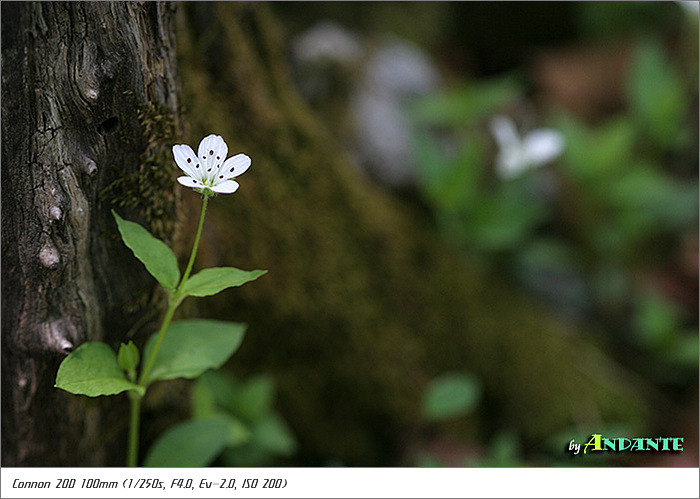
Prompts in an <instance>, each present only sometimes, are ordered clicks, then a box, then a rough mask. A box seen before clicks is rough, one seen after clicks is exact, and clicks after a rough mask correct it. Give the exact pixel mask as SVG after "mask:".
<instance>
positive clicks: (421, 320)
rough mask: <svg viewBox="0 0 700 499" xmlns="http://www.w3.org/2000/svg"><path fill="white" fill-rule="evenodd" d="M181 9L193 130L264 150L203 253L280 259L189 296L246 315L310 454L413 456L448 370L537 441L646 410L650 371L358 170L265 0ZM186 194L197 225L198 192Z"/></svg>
mask: <svg viewBox="0 0 700 499" xmlns="http://www.w3.org/2000/svg"><path fill="white" fill-rule="evenodd" d="M183 12H185V13H186V16H183V17H182V18H181V25H180V26H179V28H180V29H179V31H178V47H179V48H180V49H181V51H180V61H181V74H182V84H183V96H184V99H185V101H186V102H187V103H188V109H189V110H190V111H189V115H188V122H189V124H190V125H191V127H192V132H193V133H192V137H191V140H190V142H191V143H193V144H196V143H197V141H198V140H200V139H201V137H203V136H204V135H205V134H207V133H217V134H221V135H223V136H224V137H225V139H226V140H227V141H228V143H229V150H230V151H231V152H232V153H236V152H238V151H241V150H242V151H244V152H246V153H247V154H249V155H250V156H251V157H252V158H253V166H252V167H251V169H250V170H249V172H248V173H246V174H245V176H243V177H241V178H240V183H241V188H240V189H239V191H238V192H236V194H235V195H233V196H223V197H221V198H219V199H215V200H214V201H213V202H212V203H211V211H210V214H211V216H208V220H207V223H206V225H205V235H204V238H203V241H204V243H203V247H202V248H201V250H200V259H199V262H198V264H199V265H202V266H214V265H234V266H239V267H241V268H248V269H253V268H266V269H269V273H268V274H267V275H266V276H264V277H263V278H262V279H260V280H259V281H256V282H255V283H253V284H251V285H248V286H245V287H244V288H241V289H236V290H231V291H227V292H225V293H222V294H220V295H218V296H217V297H214V298H212V299H207V300H202V301H199V302H194V301H193V302H190V303H189V304H186V305H188V306H190V307H191V310H192V311H194V308H196V309H197V312H198V314H199V315H201V316H208V317H218V318H221V319H229V320H244V321H246V322H248V323H249V329H248V333H247V335H246V339H245V341H244V342H243V346H242V348H241V350H240V351H239V352H238V353H237V355H236V356H235V357H234V359H233V361H232V362H231V367H232V368H233V369H236V370H238V371H239V372H241V373H249V372H260V371H267V372H272V373H274V375H275V377H276V379H277V382H278V386H279V389H280V407H281V409H282V410H283V413H284V415H285V416H286V417H287V419H288V420H289V422H290V423H291V425H292V427H293V429H294V431H295V432H296V434H297V435H298V437H299V439H300V440H301V444H302V445H301V448H302V449H303V451H304V454H303V455H302V456H300V457H301V459H303V461H302V462H305V463H308V464H316V465H319V464H324V463H327V462H328V461H329V460H340V462H342V463H344V464H347V465H387V464H396V463H397V462H400V461H399V460H400V456H401V454H402V451H403V450H404V448H405V445H406V438H407V435H409V434H411V432H412V430H413V429H415V428H416V427H417V426H418V425H420V423H421V419H420V411H419V408H420V400H421V394H422V389H423V388H424V386H425V383H426V381H427V380H428V379H430V378H431V377H432V376H435V375H438V374H441V373H444V372H447V371H464V372H472V373H475V374H476V375H478V376H479V378H480V379H481V380H482V381H483V383H484V385H485V388H486V397H485V401H484V403H483V404H482V408H483V409H484V411H483V412H482V416H483V417H484V418H485V419H487V420H488V421H487V423H486V424H485V428H486V429H487V431H494V430H496V429H499V428H504V427H507V428H514V429H516V430H518V431H519V433H520V434H521V435H523V436H525V437H526V438H528V439H535V440H536V439H544V438H547V437H549V436H551V435H553V434H554V433H555V432H557V431H560V430H563V429H564V428H567V427H570V426H572V425H583V426H585V425H600V424H602V423H604V422H613V421H614V422H624V423H626V424H629V425H631V426H634V425H638V424H640V423H642V422H644V421H645V418H646V415H645V401H644V395H643V390H642V387H641V385H640V384H639V383H638V382H636V381H634V380H633V379H632V377H630V376H629V375H628V374H625V373H624V372H623V370H622V369H620V368H619V366H617V365H616V364H615V363H614V362H612V361H611V360H610V359H609V358H607V357H606V356H605V355H603V354H601V353H600V351H599V350H598V349H597V348H595V347H593V346H592V345H591V344H590V343H589V342H587V341H586V340H585V339H584V336H583V335H581V334H579V333H580V331H575V328H573V327H571V326H570V325H566V324H563V323H562V322H561V321H559V320H557V319H556V318H554V317H553V316H552V315H551V314H549V313H547V312H546V311H544V310H543V309H541V308H540V307H538V306H537V305H536V304H534V303H532V302H531V301H530V300H527V299H524V298H522V297H520V296H518V294H517V292H516V291H515V290H513V289H511V287H509V286H508V285H506V284H504V283H503V282H498V281H497V280H494V279H493V277H492V276H490V275H483V274H481V273H480V272H479V271H477V270H475V269H474V268H471V267H470V266H469V265H468V264H467V263H466V262H465V260H464V257H463V256H461V255H459V254H458V253H457V252H456V251H454V250H451V249H450V248H448V247H447V246H446V245H445V244H444V243H442V242H440V240H439V238H437V237H436V235H435V234H434V232H433V229H432V228H431V227H430V224H429V222H428V221H427V220H426V216H425V215H424V214H422V213H421V212H420V210H418V209H416V208H415V207H414V206H410V205H408V204H406V203H403V202H401V201H399V200H396V199H395V198H393V197H392V196H391V195H390V194H388V193H386V192H384V191H383V190H381V189H380V188H378V187H377V186H374V185H372V184H370V183H369V182H368V181H367V180H366V179H364V178H362V177H361V176H360V175H359V174H358V173H357V170H356V169H355V168H354V167H353V166H352V165H351V163H350V160H349V158H348V157H347V155H345V154H344V153H343V151H342V150H341V148H340V147H339V146H338V145H337V143H336V142H335V141H334V140H333V139H332V137H331V136H330V134H328V133H327V132H326V131H324V127H323V126H322V125H321V124H320V123H319V122H318V121H317V120H316V119H315V118H314V116H313V115H312V113H310V112H309V110H308V108H307V107H306V106H305V104H304V103H303V102H302V101H301V99H300V98H299V97H298V95H297V94H296V93H295V91H294V89H293V85H292V84H291V82H290V80H289V78H288V76H287V74H286V72H285V69H284V68H285V66H286V65H285V62H284V61H285V58H286V54H285V45H284V38H283V34H282V33H281V32H280V30H279V27H278V25H277V24H276V23H275V20H274V18H273V15H272V14H271V11H270V7H269V6H268V5H265V4H257V3H255V4H229V3H210V4H200V3H197V4H190V5H188V7H187V9H183ZM184 200H185V201H186V203H185V206H189V207H190V209H189V213H190V222H191V223H193V222H194V221H196V215H197V213H198V212H197V209H198V205H199V201H198V199H197V196H196V195H194V194H192V195H190V194H187V195H186V197H185V198H184ZM489 414H490V415H491V416H489ZM481 439H482V441H483V440H485V436H484V435H482V436H481ZM408 464H411V463H408Z"/></svg>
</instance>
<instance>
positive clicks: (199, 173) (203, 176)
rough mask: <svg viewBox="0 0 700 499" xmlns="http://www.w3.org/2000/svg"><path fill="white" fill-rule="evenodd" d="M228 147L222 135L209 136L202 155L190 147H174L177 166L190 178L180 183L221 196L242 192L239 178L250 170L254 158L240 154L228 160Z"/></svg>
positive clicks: (204, 139) (200, 150)
mask: <svg viewBox="0 0 700 499" xmlns="http://www.w3.org/2000/svg"><path fill="white" fill-rule="evenodd" d="M227 154H228V146H227V145H226V142H224V139H222V138H221V137H220V136H219V135H208V136H206V137H204V138H203V139H202V141H201V142H200V143H199V150H198V154H197V155H195V153H194V151H193V150H192V148H191V147H190V146H188V145H187V144H177V145H174V146H173V156H174V157H175V163H177V166H179V167H180V169H181V170H182V171H183V172H185V173H186V174H187V175H186V176H182V177H178V179H177V181H178V182H180V183H181V184H182V185H184V186H185V187H192V188H193V189H197V190H200V192H201V190H202V189H205V188H206V189H211V190H212V191H214V192H218V193H219V194H231V193H232V192H235V191H236V189H238V182H236V181H235V180H233V179H234V178H235V177H238V176H239V175H241V174H243V173H245V171H246V170H247V169H248V168H249V167H250V163H251V161H250V158H249V157H248V156H246V155H245V154H236V155H235V156H232V157H230V158H228V159H226V155H227Z"/></svg>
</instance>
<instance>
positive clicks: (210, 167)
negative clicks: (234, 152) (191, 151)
mask: <svg viewBox="0 0 700 499" xmlns="http://www.w3.org/2000/svg"><path fill="white" fill-rule="evenodd" d="M227 154H228V146H227V145H226V142H224V139H222V138H221V136H219V135H213V134H212V135H207V136H206V137H204V138H203V139H202V141H201V142H200V143H199V151H198V156H199V160H200V161H201V163H202V168H204V171H203V172H202V175H203V176H206V178H209V179H212V178H214V176H215V175H216V174H217V172H218V171H219V167H220V166H221V165H222V164H223V162H224V160H225V159H226V155H227ZM203 178H204V177H203Z"/></svg>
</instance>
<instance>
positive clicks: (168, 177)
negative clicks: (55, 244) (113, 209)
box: [100, 102, 178, 240]
mask: <svg viewBox="0 0 700 499" xmlns="http://www.w3.org/2000/svg"><path fill="white" fill-rule="evenodd" d="M137 119H138V124H139V127H140V135H141V136H142V138H143V144H144V145H143V152H142V153H141V154H140V155H139V167H138V170H135V171H132V172H129V173H127V172H126V171H125V170H126V169H125V168H121V167H119V166H117V165H113V168H114V169H115V170H116V171H117V172H118V175H119V176H118V178H117V179H116V180H114V181H113V182H112V183H111V184H109V185H108V186H107V187H105V188H104V189H103V190H102V192H101V193H100V200H101V201H107V202H109V203H110V204H111V205H113V206H118V207H127V208H133V209H136V210H137V211H138V214H139V215H140V217H141V218H142V219H143V220H145V221H146V223H147V224H148V227H149V228H150V231H151V232H152V233H153V234H154V235H155V236H156V237H158V238H160V239H165V240H169V239H170V238H171V237H172V235H173V233H174V231H175V223H176V217H174V216H173V214H174V211H175V210H174V208H175V203H176V193H177V192H178V191H176V190H175V187H174V186H173V178H174V176H175V170H176V168H175V164H174V162H173V160H172V154H171V152H170V148H171V147H172V144H173V141H174V139H175V125H174V118H173V116H172V114H171V113H170V112H169V111H168V109H167V107H166V106H165V105H164V104H160V103H153V102H146V103H145V104H143V105H140V106H138V115H137ZM132 135H133V134H132V133H129V130H128V125H127V119H126V118H125V117H124V116H123V115H122V116H120V140H121V141H122V142H124V143H130V142H131V136H132Z"/></svg>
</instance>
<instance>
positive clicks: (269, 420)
mask: <svg viewBox="0 0 700 499" xmlns="http://www.w3.org/2000/svg"><path fill="white" fill-rule="evenodd" d="M274 400H275V386H274V381H273V380H272V378H270V377H269V376H266V375H258V376H254V377H251V378H248V379H245V380H237V379H235V378H234V377H232V376H231V375H229V374H226V373H224V372H223V371H216V372H215V371H209V372H207V373H205V374H204V375H203V376H201V377H200V378H199V379H198V380H197V382H196V383H195V386H194V389H193V392H192V407H193V415H194V417H195V418H206V417H210V416H211V415H213V414H220V413H223V414H225V415H227V416H229V417H231V418H234V419H235V420H237V421H239V422H240V424H241V426H242V427H243V428H244V429H245V433H246V438H244V439H240V440H239V441H237V442H236V443H235V445H228V446H227V447H226V448H225V449H224V450H223V453H222V454H221V456H220V459H221V462H222V464H223V465H224V466H269V465H271V464H272V463H274V462H275V458H278V457H289V456H291V455H292V454H294V452H295V451H296V447H297V443H296V440H295V438H294V435H293V434H292V432H291V430H290V429H289V428H288V427H287V425H286V423H285V422H284V420H283V419H282V418H281V417H280V415H279V414H278V413H277V412H276V411H275V410H274V407H273V405H274Z"/></svg>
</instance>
